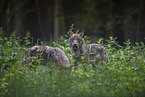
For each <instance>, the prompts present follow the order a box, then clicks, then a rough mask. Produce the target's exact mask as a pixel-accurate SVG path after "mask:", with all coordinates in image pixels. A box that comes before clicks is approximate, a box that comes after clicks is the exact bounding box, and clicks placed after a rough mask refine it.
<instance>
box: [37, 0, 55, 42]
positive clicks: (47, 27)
mask: <svg viewBox="0 0 145 97" xmlns="http://www.w3.org/2000/svg"><path fill="white" fill-rule="evenodd" d="M51 3H52V2H51V0H50V1H48V0H36V6H37V16H38V22H39V25H40V30H41V33H42V37H43V39H44V41H45V42H48V41H50V38H51V36H52V33H51V32H52V28H53V26H52V4H51Z"/></svg>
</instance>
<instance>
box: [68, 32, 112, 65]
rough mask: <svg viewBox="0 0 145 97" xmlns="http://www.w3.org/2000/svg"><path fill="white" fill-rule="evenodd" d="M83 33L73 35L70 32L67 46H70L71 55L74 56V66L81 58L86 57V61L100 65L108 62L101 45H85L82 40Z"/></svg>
mask: <svg viewBox="0 0 145 97" xmlns="http://www.w3.org/2000/svg"><path fill="white" fill-rule="evenodd" d="M83 33H84V32H81V33H79V34H74V33H73V32H72V31H71V30H70V35H71V37H70V38H69V44H70V46H71V50H72V53H74V54H75V56H74V59H75V61H74V64H75V65H77V62H78V61H80V60H81V56H82V55H84V56H87V59H88V60H87V61H95V62H96V61H97V63H99V61H101V64H105V63H106V62H108V61H109V58H108V55H107V52H106V50H105V48H104V47H103V46H102V45H101V44H89V45H86V44H85V41H84V39H83ZM85 60H86V58H85Z"/></svg>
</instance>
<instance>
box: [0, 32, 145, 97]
mask: <svg viewBox="0 0 145 97" xmlns="http://www.w3.org/2000/svg"><path fill="white" fill-rule="evenodd" d="M68 38H69V35H66V36H62V37H60V39H59V40H58V41H55V42H54V41H51V42H49V43H44V42H43V41H40V40H38V42H37V43H36V44H35V45H48V46H53V47H59V48H61V49H62V50H64V52H65V53H66V55H67V57H68V58H69V60H70V63H71V64H73V54H72V53H71V49H70V47H69V44H68ZM84 39H85V42H86V43H90V39H89V37H87V36H84ZM22 41H23V42H22ZM103 41H106V42H105V43H103ZM96 43H99V44H100V43H101V44H102V45H103V46H104V47H105V48H106V50H107V53H108V55H109V59H110V62H109V63H107V64H106V65H101V64H99V63H95V65H96V67H95V68H94V67H92V65H91V64H92V63H90V64H89V65H86V66H85V68H86V69H85V70H84V67H83V66H82V63H81V62H80V63H79V65H78V66H77V67H76V68H75V69H74V70H73V71H71V70H70V69H63V70H60V69H59V68H57V66H54V67H53V68H48V67H46V66H44V65H42V64H41V63H40V64H39V65H38V66H34V68H32V69H31V70H30V69H29V68H26V67H24V66H23V65H22V64H21V58H22V56H23V53H24V51H25V50H26V48H28V47H31V46H32V38H31V37H30V34H29V33H27V35H26V37H24V38H23V39H20V37H16V36H15V33H12V35H11V36H10V37H5V36H4V35H3V31H2V29H1V30H0V85H1V86H0V95H1V97H144V96H145V45H144V43H143V42H140V43H137V42H136V43H131V41H130V40H128V41H126V42H124V46H120V45H119V44H118V42H117V41H116V38H113V37H110V38H109V39H108V40H103V39H102V38H101V39H99V40H98V41H96ZM22 44H23V45H22ZM82 60H83V57H82ZM38 61H39V60H38ZM93 64H94V63H93Z"/></svg>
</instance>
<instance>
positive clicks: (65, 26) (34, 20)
mask: <svg viewBox="0 0 145 97" xmlns="http://www.w3.org/2000/svg"><path fill="white" fill-rule="evenodd" d="M72 24H75V28H77V29H80V30H81V31H82V30H84V31H85V35H87V36H89V37H91V39H92V40H95V41H96V40H97V39H99V38H100V37H102V38H105V39H108V38H109V36H113V37H118V38H117V41H119V44H121V45H122V44H123V42H124V41H127V40H128V39H130V40H131V41H132V42H141V41H142V42H143V41H144V40H145V39H144V38H145V0H1V3H0V27H2V28H3V31H4V34H5V36H10V35H11V33H12V32H13V31H15V33H16V36H21V37H24V35H26V33H27V32H28V31H29V32H30V33H31V36H32V37H33V40H34V43H35V42H36V41H37V39H38V38H39V39H43V40H44V41H45V42H48V41H50V40H57V39H58V38H59V37H60V36H61V35H65V34H66V33H67V31H68V30H69V28H70V26H71V25H72Z"/></svg>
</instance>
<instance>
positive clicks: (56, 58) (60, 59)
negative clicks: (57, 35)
mask: <svg viewBox="0 0 145 97" xmlns="http://www.w3.org/2000/svg"><path fill="white" fill-rule="evenodd" d="M29 57H36V60H37V59H42V60H41V64H44V65H47V66H49V65H50V64H51V65H52V64H53V63H55V64H57V65H58V66H59V67H60V68H61V67H66V68H68V67H71V65H70V62H69V59H68V58H67V56H66V55H65V53H64V51H63V50H61V49H60V48H57V47H49V46H33V47H31V48H27V50H26V51H25V52H24V55H23V57H22V59H21V61H22V63H23V64H25V65H27V64H29V63H30V62H32V59H31V58H29ZM51 59H52V60H53V63H52V61H51ZM50 61H51V62H50ZM49 63H50V64H49ZM27 67H30V66H29V65H27Z"/></svg>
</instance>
